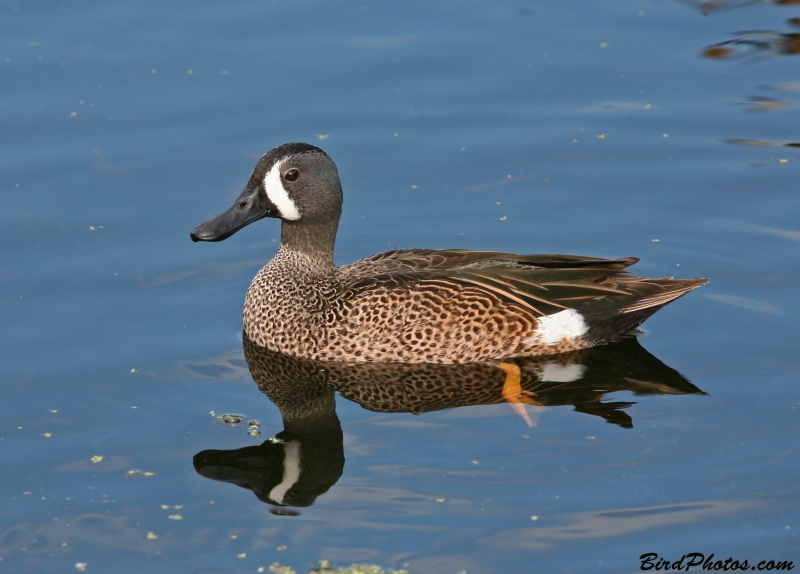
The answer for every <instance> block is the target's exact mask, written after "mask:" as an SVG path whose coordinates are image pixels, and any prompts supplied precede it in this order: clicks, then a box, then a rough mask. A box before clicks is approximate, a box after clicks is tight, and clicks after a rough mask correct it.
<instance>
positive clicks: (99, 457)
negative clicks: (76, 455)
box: [89, 454, 105, 464]
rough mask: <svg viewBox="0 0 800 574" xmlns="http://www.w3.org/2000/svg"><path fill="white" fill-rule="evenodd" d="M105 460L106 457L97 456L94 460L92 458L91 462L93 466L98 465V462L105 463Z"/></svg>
mask: <svg viewBox="0 0 800 574" xmlns="http://www.w3.org/2000/svg"><path fill="white" fill-rule="evenodd" d="M104 458H105V457H103V456H100V455H99V454H96V455H94V456H93V457H92V458H90V459H89V460H90V461H91V462H92V463H93V464H97V463H98V462H103V459H104Z"/></svg>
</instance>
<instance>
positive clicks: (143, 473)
mask: <svg viewBox="0 0 800 574" xmlns="http://www.w3.org/2000/svg"><path fill="white" fill-rule="evenodd" d="M155 474H156V473H155V472H150V471H149V470H139V469H138V468H134V469H131V470H129V471H128V473H127V476H155Z"/></svg>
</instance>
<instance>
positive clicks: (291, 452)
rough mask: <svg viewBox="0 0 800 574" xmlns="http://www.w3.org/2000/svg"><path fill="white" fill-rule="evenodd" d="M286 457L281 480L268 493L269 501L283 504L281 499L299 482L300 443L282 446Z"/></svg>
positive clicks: (288, 443) (297, 441) (293, 441)
mask: <svg viewBox="0 0 800 574" xmlns="http://www.w3.org/2000/svg"><path fill="white" fill-rule="evenodd" d="M283 448H284V451H285V452H286V457H285V458H284V459H283V480H282V481H281V483H280V484H279V485H278V486H276V487H275V488H273V489H272V490H270V491H269V498H270V500H272V501H274V502H276V503H278V504H283V497H284V496H286V493H287V492H288V491H289V489H290V488H292V487H293V486H294V485H295V484H296V483H297V481H298V480H300V441H299V440H290V441H289V442H287V443H286V444H284V445H283Z"/></svg>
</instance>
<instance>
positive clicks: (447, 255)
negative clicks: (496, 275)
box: [342, 249, 639, 276]
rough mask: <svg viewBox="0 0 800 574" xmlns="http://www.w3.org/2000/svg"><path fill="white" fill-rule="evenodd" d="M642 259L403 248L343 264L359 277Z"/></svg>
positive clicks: (620, 265)
mask: <svg viewBox="0 0 800 574" xmlns="http://www.w3.org/2000/svg"><path fill="white" fill-rule="evenodd" d="M637 261H639V259H638V258H636V257H625V258H622V259H613V260H612V259H601V258H597V257H584V256H581V255H551V254H534V255H518V254H516V253H503V252H499V251H471V250H468V249H400V250H395V251H386V252H384V253H376V254H375V255H370V256H369V257H365V258H364V259H360V260H359V261H355V262H354V263H350V264H349V265H345V266H343V267H342V270H348V271H349V272H352V273H354V274H356V275H358V276H370V275H375V274H380V273H391V272H396V271H404V270H405V271H415V270H417V271H425V270H428V271H446V270H449V269H459V268H462V267H471V268H480V267H487V268H488V267H519V268H521V269H528V268H533V267H541V268H545V269H556V268H573V267H587V266H591V265H595V264H599V265H604V266H606V268H607V269H614V270H622V269H624V268H625V267H628V266H630V265H633V264H634V263H636V262H637Z"/></svg>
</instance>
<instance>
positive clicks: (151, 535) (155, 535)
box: [147, 532, 158, 540]
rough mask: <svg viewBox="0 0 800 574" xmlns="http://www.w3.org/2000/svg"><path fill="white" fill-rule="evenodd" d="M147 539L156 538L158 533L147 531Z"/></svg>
mask: <svg viewBox="0 0 800 574" xmlns="http://www.w3.org/2000/svg"><path fill="white" fill-rule="evenodd" d="M147 539H148V540H158V534H156V533H155V532H148V533H147Z"/></svg>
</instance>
